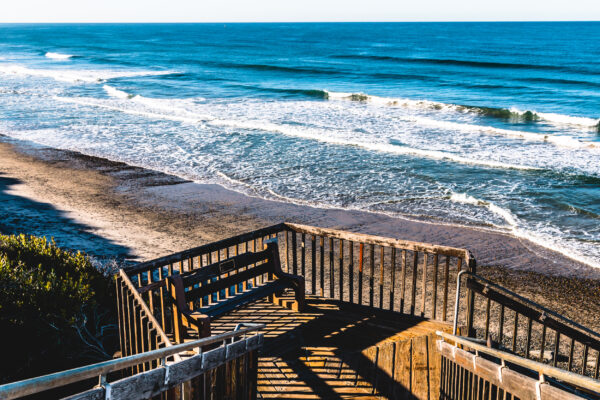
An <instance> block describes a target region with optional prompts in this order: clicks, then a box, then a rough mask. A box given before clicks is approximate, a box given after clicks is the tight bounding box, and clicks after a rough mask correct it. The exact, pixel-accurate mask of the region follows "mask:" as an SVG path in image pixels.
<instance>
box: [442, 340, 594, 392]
mask: <svg viewBox="0 0 600 400" xmlns="http://www.w3.org/2000/svg"><path fill="white" fill-rule="evenodd" d="M438 335H439V336H440V340H438V341H437V347H438V350H439V352H440V354H441V356H442V363H441V377H440V395H439V398H440V399H449V400H454V399H456V400H461V399H473V400H478V399H507V398H510V399H515V398H519V399H538V400H549V399H564V400H570V399H573V400H575V399H586V398H587V399H590V398H593V399H596V398H600V397H599V396H600V381H598V380H595V379H591V378H589V377H584V376H581V375H578V374H574V373H572V372H568V371H565V370H563V369H560V368H556V367H554V366H550V365H547V364H543V363H540V362H536V361H532V360H528V359H526V358H524V357H520V356H517V355H515V354H512V353H509V352H505V351H501V350H497V349H492V348H489V347H487V346H486V345H483V344H480V343H477V342H475V341H473V340H472V339H470V338H463V337H459V336H455V335H450V334H447V333H443V332H438ZM458 346H460V347H458ZM468 350H471V351H468Z"/></svg>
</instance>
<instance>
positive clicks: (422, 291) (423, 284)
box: [421, 253, 428, 317]
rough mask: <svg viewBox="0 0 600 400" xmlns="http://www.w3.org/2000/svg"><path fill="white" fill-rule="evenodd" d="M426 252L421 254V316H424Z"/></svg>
mask: <svg viewBox="0 0 600 400" xmlns="http://www.w3.org/2000/svg"><path fill="white" fill-rule="evenodd" d="M427 256H428V255H427V253H425V254H423V282H422V285H421V317H425V302H426V301H427V261H428V260H427Z"/></svg>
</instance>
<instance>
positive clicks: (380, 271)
mask: <svg viewBox="0 0 600 400" xmlns="http://www.w3.org/2000/svg"><path fill="white" fill-rule="evenodd" d="M384 255H385V252H384V247H383V246H380V254H379V308H383V269H384V260H385V258H384Z"/></svg>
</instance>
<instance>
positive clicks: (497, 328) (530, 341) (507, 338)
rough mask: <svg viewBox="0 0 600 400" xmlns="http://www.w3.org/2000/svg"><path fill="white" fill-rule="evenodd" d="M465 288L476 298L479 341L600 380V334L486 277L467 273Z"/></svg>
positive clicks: (475, 309) (475, 314)
mask: <svg viewBox="0 0 600 400" xmlns="http://www.w3.org/2000/svg"><path fill="white" fill-rule="evenodd" d="M466 286H467V288H468V289H469V290H470V292H471V293H473V294H474V304H475V306H474V308H473V310H474V318H473V319H474V321H475V324H474V329H473V331H474V333H475V334H474V337H478V338H481V339H484V340H486V341H487V340H488V339H489V340H490V341H491V342H494V345H495V346H497V347H501V348H503V349H505V350H508V351H510V352H512V353H514V354H519V355H521V356H523V357H525V358H527V359H532V360H538V361H541V362H545V363H548V364H551V365H553V366H558V367H560V368H563V369H565V370H567V371H572V372H577V373H579V374H581V375H586V376H591V377H594V378H596V379H598V377H599V375H600V334H598V333H597V332H594V331H592V330H591V329H588V328H586V327H584V326H582V325H580V324H577V323H575V322H574V321H571V320H569V319H568V318H565V317H563V316H561V315H559V314H557V313H555V312H553V311H551V310H548V309H547V308H544V307H542V306H540V305H539V304H536V303H534V302H532V301H531V300H528V299H526V298H524V297H522V296H519V295H518V294H516V293H514V292H512V291H510V290H508V289H506V288H504V287H502V286H499V285H497V284H495V283H493V282H490V281H488V280H486V279H484V278H482V277H479V276H476V275H468V276H467V278H466Z"/></svg>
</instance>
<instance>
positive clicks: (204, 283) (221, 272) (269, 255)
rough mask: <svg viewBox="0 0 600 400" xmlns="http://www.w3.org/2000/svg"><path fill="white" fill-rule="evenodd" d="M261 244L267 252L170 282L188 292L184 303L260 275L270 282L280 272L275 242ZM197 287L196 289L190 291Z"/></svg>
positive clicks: (191, 273) (196, 271) (212, 266)
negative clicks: (266, 277)
mask: <svg viewBox="0 0 600 400" xmlns="http://www.w3.org/2000/svg"><path fill="white" fill-rule="evenodd" d="M265 244H266V246H267V248H266V249H265V250H263V251H259V252H255V253H252V252H249V253H243V254H240V255H239V256H235V257H231V258H228V259H226V260H223V261H220V262H217V263H214V264H211V265H207V266H206V267H202V268H200V269H198V270H195V271H190V272H186V273H184V274H181V275H175V276H173V277H172V278H175V279H176V280H179V279H181V286H182V287H184V288H191V289H190V290H188V291H186V292H185V301H186V302H190V301H194V300H196V299H199V298H202V297H204V296H208V295H210V294H212V293H217V292H219V291H221V290H225V289H227V288H231V287H234V286H236V285H238V284H240V283H242V282H246V281H248V280H250V279H252V278H255V277H257V276H260V275H264V274H269V279H273V275H278V273H279V272H282V271H281V264H280V261H279V248H278V246H277V240H275V239H272V240H269V241H265ZM177 277H179V278H177ZM197 284H199V286H197V287H194V286H195V285H197Z"/></svg>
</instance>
